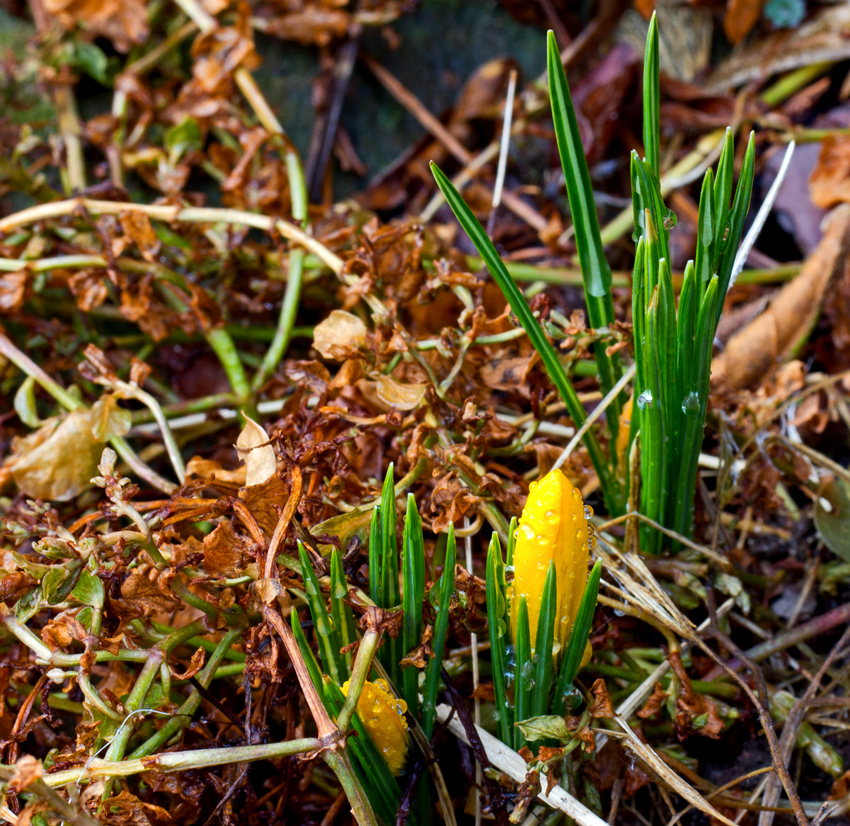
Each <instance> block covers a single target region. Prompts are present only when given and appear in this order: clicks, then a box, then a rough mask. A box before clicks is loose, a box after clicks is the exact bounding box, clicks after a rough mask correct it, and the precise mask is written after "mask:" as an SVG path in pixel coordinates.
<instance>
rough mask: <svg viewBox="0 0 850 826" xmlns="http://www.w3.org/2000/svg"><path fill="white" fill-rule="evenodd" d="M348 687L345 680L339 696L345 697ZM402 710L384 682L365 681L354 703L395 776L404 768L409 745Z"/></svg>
mask: <svg viewBox="0 0 850 826" xmlns="http://www.w3.org/2000/svg"><path fill="white" fill-rule="evenodd" d="M348 685H349V683H348V681H346V682H345V683H343V686H342V693H343V694H345V695H346V696H348ZM406 711H407V703H405V702H404V700H402V699H397V698H396V697H394V696H393V694H392V693H391V692H390V687H389V686H388V685H387V683H386V681H385V680H375V682H373V683H372V682H369V681H368V680H367V681H366V682H365V684H364V685H363V691H361V692H360V699H359V700H358V701H357V716H358V717H359V718H360V722H361V723H363V727H364V728H365V729H366V731H367V732H368V733H369V736H370V737H371V738H372V742H373V743H374V744H375V745H376V746H377V748H378V751H380V752H381V754H383V755H384V759H385V760H386V761H387V766H389V769H390V771H391V772H392V773H393V775H395V776H396V777H398V775H400V774H401V772H402V769H404V762H405V760H406V759H407V747H408V745H409V742H410V741H409V735H408V733H407V720H406V719H405V718H404V714H405V712H406Z"/></svg>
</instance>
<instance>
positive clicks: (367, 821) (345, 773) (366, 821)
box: [324, 750, 378, 826]
mask: <svg viewBox="0 0 850 826" xmlns="http://www.w3.org/2000/svg"><path fill="white" fill-rule="evenodd" d="M324 759H325V763H327V764H328V766H330V768H331V769H333V772H334V774H335V775H336V776H337V779H338V780H339V783H340V785H341V786H342V789H343V791H344V792H345V796H346V797H347V798H348V803H349V805H350V806H351V813H352V814H353V815H354V819H355V820H356V821H357V823H358V824H360V826H378V820H377V818H376V817H375V813H374V812H373V811H372V807H371V806H370V805H369V800H368V798H367V797H366V795H365V794H364V792H363V788H362V786H361V785H360V782H359V781H358V780H357V776H356V775H355V774H354V769H353V768H352V767H351V761H350V760H349V759H348V754H347V753H346V752H345V750H342V751H333V750H329V751H326V752H325V754H324Z"/></svg>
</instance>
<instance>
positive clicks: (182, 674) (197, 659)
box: [171, 648, 204, 680]
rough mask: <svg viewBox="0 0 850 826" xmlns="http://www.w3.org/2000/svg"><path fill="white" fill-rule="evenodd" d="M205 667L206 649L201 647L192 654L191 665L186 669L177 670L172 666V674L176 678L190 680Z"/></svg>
mask: <svg viewBox="0 0 850 826" xmlns="http://www.w3.org/2000/svg"><path fill="white" fill-rule="evenodd" d="M203 667H204V649H203V648H199V649H198V650H197V651H196V652H195V653H194V654H192V659H191V660H190V662H189V667H188V668H187V669H186V670H185V671H177V670H175V669H174V668H173V667H172V669H171V675H172V676H173V677H174V679H175V680H188V679H189V678H190V677H194V676H195V675H196V674H197V673H198V672H199V671H200V670H201V669H202V668H203Z"/></svg>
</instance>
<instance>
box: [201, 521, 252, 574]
mask: <svg viewBox="0 0 850 826" xmlns="http://www.w3.org/2000/svg"><path fill="white" fill-rule="evenodd" d="M249 547H250V544H249V542H248V541H247V540H246V539H245V538H244V537H242V536H240V535H239V534H237V533H236V532H235V531H234V530H233V528H232V527H231V525H230V522H222V523H221V524H220V525H219V526H218V527H217V528H216V529H215V530H214V531H213V532H212V533H210V534H207V535H206V536H205V537H204V570H205V571H206V572H207V573H208V574H210V575H211V576H225V577H229V576H241V575H242V574H243V573H244V572H245V567H246V566H247V565H248V563H249V561H250V559H251V557H250V554H249Z"/></svg>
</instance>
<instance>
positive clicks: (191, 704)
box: [130, 631, 242, 760]
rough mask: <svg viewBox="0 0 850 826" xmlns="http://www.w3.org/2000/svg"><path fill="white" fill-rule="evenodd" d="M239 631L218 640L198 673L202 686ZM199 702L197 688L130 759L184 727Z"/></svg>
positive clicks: (149, 749) (205, 684)
mask: <svg viewBox="0 0 850 826" xmlns="http://www.w3.org/2000/svg"><path fill="white" fill-rule="evenodd" d="M241 633H242V632H241V631H228V632H227V633H226V634H225V635H224V636H223V637H222V638H221V641H220V642H219V644H218V646H217V647H216V650H215V651H214V652H213V653H212V655H211V656H210V658H209V660H207V664H206V665H205V666H204V668H203V670H202V671H201V673H200V674H198V677H197V679H198V682H199V683H200V684H201V685H202V686H203V687H204V688H209V685H210V683H211V682H212V679H213V676H214V675H215V673H216V670H217V669H218V667H219V665H220V664H221V660H222V659H223V658H224V655H225V653H226V652H227V651H228V649H229V648H230V647H231V646H232V645H233V643H234V642H235V641H236V640H237V639H238V638H239V636H240V635H241ZM200 704H201V695H200V694H199V693H198V691H197V690H195V691H193V692H192V693H191V694H190V695H189V698H188V699H187V700H186V702H185V703H183V705H182V706H180V708H179V709H178V710H177V712H176V714H175V716H174V717H173V718H172V719H171V720H169V721H168V722H167V723H166V724H165V725H164V726H163V727H162V728H161V729H160V730H159V731H158V732H157V733H156V734H154V735H153V736H152V737H150V738H148V740H146V741H145V742H144V743H142V745H140V746H139V747H138V748H137V749H136V750H135V751H134V752H133V753H132V754H131V755H130V759H131V760H132V759H136V758H141V757H147V756H148V755H149V754H153V753H154V752H155V751H156V750H157V749H158V748H160V746H163V745H165V743H167V742H168V741H169V740H170V739H171V738H172V737H173V736H174V735H175V734H177V732H178V731H180V730H181V729H183V728H185V727H186V726H187V725H189V723H190V722H191V720H192V717H193V716H194V715H195V712H196V711H197V710H198V706H200Z"/></svg>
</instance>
